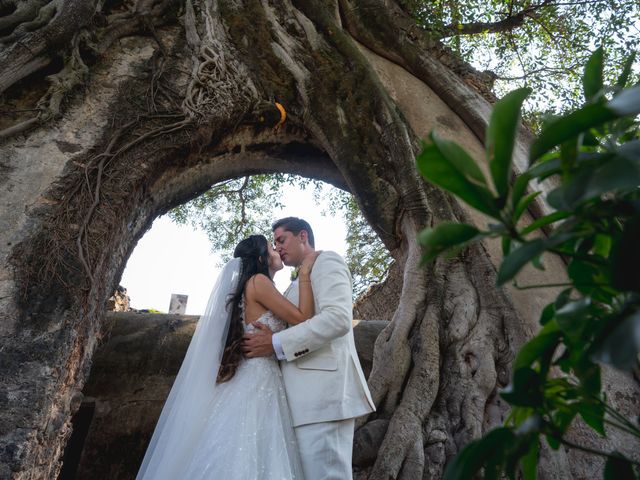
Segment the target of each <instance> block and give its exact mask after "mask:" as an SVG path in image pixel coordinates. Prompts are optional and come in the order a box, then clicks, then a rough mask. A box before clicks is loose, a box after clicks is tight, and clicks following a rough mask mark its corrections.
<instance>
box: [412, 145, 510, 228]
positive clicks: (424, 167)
mask: <svg viewBox="0 0 640 480" xmlns="http://www.w3.org/2000/svg"><path fill="white" fill-rule="evenodd" d="M416 161H417V165H418V171H419V172H420V173H421V174H422V176H423V177H424V178H425V179H426V180H428V181H429V182H431V183H433V184H435V185H438V186H439V187H442V188H444V189H445V190H448V191H449V192H451V193H453V194H454V195H456V196H458V197H460V198H461V199H462V200H463V201H465V202H466V203H467V204H469V205H470V206H472V207H473V208H475V209H476V210H479V211H481V212H482V213H485V214H487V215H489V216H490V217H493V218H499V211H498V209H497V207H496V205H495V201H494V199H493V197H492V195H491V192H490V191H489V190H488V189H487V188H485V187H482V186H480V185H477V184H476V183H473V182H471V181H470V180H469V179H468V178H467V174H466V172H462V171H460V170H459V169H458V168H457V166H456V165H455V164H453V163H451V162H450V161H449V160H448V159H447V158H446V157H445V156H444V155H443V154H442V152H441V151H440V150H439V148H438V147H437V145H435V144H430V145H427V144H425V143H423V148H422V152H421V153H420V154H419V155H418V157H417V159H416Z"/></svg>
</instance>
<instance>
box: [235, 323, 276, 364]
mask: <svg viewBox="0 0 640 480" xmlns="http://www.w3.org/2000/svg"><path fill="white" fill-rule="evenodd" d="M252 325H253V326H254V327H256V330H255V331H254V332H252V333H245V335H244V337H242V352H243V353H244V356H245V357H247V358H255V357H270V356H272V355H273V354H274V353H275V352H274V351H273V343H272V342H271V337H272V336H273V332H272V331H271V329H270V328H269V327H267V326H266V325H264V324H262V323H259V322H254V323H253V324H252Z"/></svg>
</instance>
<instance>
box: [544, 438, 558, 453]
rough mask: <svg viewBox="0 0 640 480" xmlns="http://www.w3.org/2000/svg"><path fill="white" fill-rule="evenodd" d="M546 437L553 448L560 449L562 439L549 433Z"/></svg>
mask: <svg viewBox="0 0 640 480" xmlns="http://www.w3.org/2000/svg"><path fill="white" fill-rule="evenodd" d="M545 438H546V439H547V443H548V444H549V446H550V447H551V448H552V449H553V450H558V449H559V448H560V440H558V439H557V438H555V437H552V436H551V435H547V436H546V437H545Z"/></svg>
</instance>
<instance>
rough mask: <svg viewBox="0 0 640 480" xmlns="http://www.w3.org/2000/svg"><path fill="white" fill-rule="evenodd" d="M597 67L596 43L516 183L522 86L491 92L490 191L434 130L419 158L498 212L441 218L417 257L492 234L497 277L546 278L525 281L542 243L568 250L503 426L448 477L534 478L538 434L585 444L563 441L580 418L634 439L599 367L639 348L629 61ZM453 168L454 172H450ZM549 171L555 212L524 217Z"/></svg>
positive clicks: (639, 430) (425, 167)
mask: <svg viewBox="0 0 640 480" xmlns="http://www.w3.org/2000/svg"><path fill="white" fill-rule="evenodd" d="M628 64H629V62H626V64H625V65H628ZM603 65H604V52H603V50H602V49H598V50H596V51H595V52H594V53H593V54H592V56H591V57H590V59H589V60H588V61H587V63H586V66H585V68H584V75H583V80H582V84H583V87H584V98H585V104H584V106H582V107H581V108H579V109H577V110H575V111H573V112H570V113H567V114H565V115H563V116H560V117H557V118H555V119H553V120H551V121H549V122H547V123H546V124H545V125H544V126H543V128H542V130H541V132H540V134H539V135H538V136H537V138H536V139H535V140H534V142H533V143H532V145H531V148H530V151H529V161H530V168H529V170H528V171H527V172H525V173H523V174H522V175H520V176H519V177H518V178H517V179H516V180H515V181H514V182H509V181H506V180H508V174H509V172H510V168H511V167H510V165H511V154H512V151H513V145H514V142H515V136H516V131H517V128H516V126H517V125H515V126H513V128H507V127H506V126H511V125H513V122H514V119H515V120H516V121H517V118H518V114H517V112H518V111H519V109H520V108H521V105H522V102H523V100H524V97H525V96H526V94H527V92H526V91H524V90H517V91H515V92H513V93H512V94H510V95H507V96H506V97H505V98H503V99H502V100H500V101H499V102H498V103H497V104H496V106H495V109H494V112H493V115H492V117H491V124H490V126H489V128H488V133H487V152H488V160H489V166H490V171H491V175H492V180H493V182H494V189H493V190H492V191H490V192H489V191H488V190H487V191H486V192H485V191H484V190H483V191H482V192H483V196H479V195H477V194H474V192H477V191H478V188H479V185H486V182H484V183H483V182H480V181H479V179H478V178H477V177H478V173H477V170H478V169H477V166H476V165H474V166H473V167H471V168H469V169H465V166H464V165H466V164H469V163H470V162H469V160H465V161H464V162H462V161H460V159H461V158H463V157H464V158H466V155H467V154H466V153H465V152H463V151H462V150H461V149H456V148H453V147H452V146H451V145H447V148H445V149H443V148H441V145H442V144H443V143H442V141H441V140H438V141H436V139H437V138H438V137H437V136H435V135H434V134H432V135H431V138H432V143H430V144H426V145H425V147H424V149H423V152H422V154H421V155H419V156H418V158H417V162H418V168H419V171H420V172H421V173H422V174H423V176H424V177H425V179H426V180H428V181H429V182H432V183H433V184H435V185H438V186H441V187H442V188H445V189H447V190H448V191H450V192H451V193H453V194H454V195H455V196H457V197H458V198H459V199H460V200H462V201H463V202H465V203H467V204H468V205H469V206H471V207H473V208H476V209H477V210H479V211H481V212H483V213H485V214H487V215H489V216H490V217H492V222H495V221H497V222H498V223H497V224H495V223H492V224H491V225H490V226H489V227H488V228H487V229H486V230H481V229H478V228H476V227H474V226H471V225H464V224H456V223H451V222H445V223H441V224H439V225H436V226H435V227H434V228H432V229H427V230H425V231H424V232H422V233H421V235H420V239H419V240H420V242H421V244H422V245H423V246H424V247H425V257H424V260H425V261H432V260H434V259H436V257H438V255H440V254H442V253H450V252H452V251H453V252H455V251H456V249H459V248H460V247H463V246H465V245H467V244H468V243H469V242H472V241H478V240H480V239H482V238H486V237H494V238H501V240H502V246H503V253H504V258H503V260H502V263H501V265H500V267H499V269H498V274H497V284H498V286H499V285H502V284H505V283H507V282H513V284H514V285H515V286H516V288H534V287H535V288H545V287H550V286H551V285H534V286H531V285H529V286H526V287H523V286H521V285H518V284H517V282H516V280H515V279H516V277H517V275H518V273H519V272H520V270H521V269H522V268H523V267H524V266H525V265H527V264H532V265H533V266H535V267H537V268H544V264H543V262H542V258H543V256H544V255H545V254H546V253H548V252H553V253H555V254H558V255H562V256H563V257H564V258H565V259H567V261H568V267H567V273H568V277H569V281H568V283H567V284H566V287H567V288H565V289H564V290H563V291H562V292H561V293H560V294H559V295H558V297H557V298H556V300H555V301H554V302H553V303H551V304H550V305H548V306H547V307H546V308H545V309H544V311H543V312H542V315H541V318H540V324H541V326H542V327H541V330H540V332H539V333H538V335H536V336H535V337H534V338H533V339H531V340H530V341H529V342H528V343H526V344H525V345H524V346H523V347H522V348H521V349H520V351H519V352H518V355H517V357H516V359H515V361H514V363H513V378H512V381H511V384H510V385H509V387H508V388H506V389H505V390H504V391H503V392H502V393H501V396H502V397H503V399H504V400H506V401H507V402H508V403H509V404H510V405H511V406H512V412H511V415H510V417H509V420H508V421H507V424H506V425H505V427H502V428H499V429H496V430H493V431H491V432H489V433H487V434H486V435H485V436H484V437H482V438H481V439H478V440H476V441H474V442H472V443H470V444H469V445H468V446H466V447H465V448H464V449H463V450H462V451H461V452H460V454H459V455H458V456H457V457H455V458H454V459H453V460H452V461H451V462H450V464H449V466H448V468H447V471H446V475H445V478H447V479H448V480H452V479H463V478H465V479H466V478H471V477H472V476H473V475H476V474H478V473H480V472H482V473H483V474H484V477H485V478H498V476H499V475H500V473H503V474H506V475H507V476H508V477H509V478H518V475H519V474H518V472H520V473H521V474H522V476H523V477H524V478H535V477H536V468H535V463H536V461H537V457H538V452H539V440H540V439H541V438H544V439H546V441H547V443H548V444H549V446H551V448H559V446H560V445H562V444H565V445H568V446H570V447H571V448H578V449H580V448H586V447H583V446H580V445H574V444H571V443H569V442H568V441H567V440H566V439H565V433H566V431H567V429H568V428H569V427H570V426H571V424H572V422H573V421H574V420H575V419H576V418H577V417H581V418H582V420H583V421H584V422H585V423H586V424H587V425H589V426H590V427H591V428H592V429H594V430H595V431H596V432H598V434H600V435H606V429H605V425H606V426H607V427H608V428H618V429H620V430H622V431H624V432H626V433H628V434H630V435H633V436H636V437H637V438H640V427H639V426H638V423H637V419H636V418H634V419H627V418H625V417H624V416H622V415H621V414H620V413H618V412H617V411H615V410H614V409H613V408H612V407H611V406H610V405H608V404H607V403H606V399H605V397H604V395H603V393H602V384H601V379H600V364H609V365H611V366H613V367H614V368H617V369H620V370H626V371H629V370H631V369H632V368H634V367H635V366H637V364H638V354H639V353H640V280H639V278H640V276H639V275H638V272H639V271H640V253H639V252H640V249H639V248H638V245H640V126H639V124H638V121H637V115H638V114H639V113H640V88H639V87H638V86H632V87H629V88H626V89H624V88H623V87H625V82H626V81H627V80H628V78H629V75H628V74H627V73H625V72H626V70H628V69H627V68H626V66H625V68H623V74H622V78H621V79H619V80H618V81H617V82H616V84H615V85H614V86H612V87H607V86H606V82H605V81H604V78H603V73H602V72H603ZM501 137H509V138H501ZM498 145H502V147H501V148H498ZM498 152H502V153H500V154H499V153H498ZM507 154H508V155H509V158H508V160H505V158H503V157H502V156H503V155H507ZM454 157H456V158H454ZM492 162H493V163H492ZM429 163H433V164H435V165H436V167H434V166H432V165H429ZM507 163H508V164H509V165H506V164H507ZM443 164H446V165H447V166H446V167H443V166H442V165H443ZM454 171H455V179H456V180H455V182H453V181H452V180H451V178H450V177H446V175H451V174H452V172H454ZM547 178H552V179H554V183H553V185H555V188H553V189H552V190H551V191H549V192H548V194H547V195H546V196H544V200H545V201H546V202H547V204H548V205H549V206H550V207H551V208H552V209H553V211H552V212H551V213H549V214H547V215H546V216H544V217H542V218H539V219H537V220H535V221H534V222H531V223H529V224H528V225H523V222H522V221H521V216H522V214H523V212H524V211H525V210H526V208H527V206H528V205H530V203H531V202H532V201H534V200H535V199H536V198H543V196H540V197H538V195H539V194H540V192H537V191H535V190H533V189H532V187H533V185H532V181H534V180H542V179H547ZM478 199H481V200H482V201H481V202H480V201H479V200H478ZM436 261H438V260H436ZM552 369H554V370H555V372H556V373H554V374H553V375H552V374H551V371H552ZM558 371H561V372H563V374H564V375H560V376H559V375H558V374H557V372H558ZM636 441H637V440H636ZM585 451H588V452H589V453H591V454H594V452H595V451H592V450H589V449H586V450H585ZM595 453H597V454H600V455H603V456H606V457H607V459H608V460H607V465H606V469H605V472H604V476H605V478H637V475H638V473H639V471H638V470H637V468H638V464H637V463H636V462H634V461H633V460H632V459H629V458H626V457H625V456H624V455H622V454H621V453H619V452H595Z"/></svg>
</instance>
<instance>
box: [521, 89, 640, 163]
mask: <svg viewBox="0 0 640 480" xmlns="http://www.w3.org/2000/svg"><path fill="white" fill-rule="evenodd" d="M625 92H626V91H625ZM622 95H623V93H621V94H620V96H622ZM639 96H640V92H639ZM627 97H628V95H627ZM627 97H625V98H624V99H623V101H624V100H626V98H627ZM617 98H618V97H616V98H614V100H612V102H613V101H615V100H617ZM638 102H639V103H640V98H639V99H638ZM608 105H609V106H605V105H602V104H599V103H596V104H590V105H587V106H586V107H583V108H581V109H580V110H576V111H575V112H572V113H570V114H568V115H564V116H562V117H560V118H557V119H555V120H553V121H551V122H549V124H547V125H546V126H545V127H544V128H543V130H542V132H541V133H540V135H539V136H538V138H536V140H535V141H534V142H533V144H532V145H531V149H530V150H529V161H530V162H531V163H533V162H535V161H536V159H538V158H540V157H541V156H542V155H543V154H545V153H546V152H548V151H549V150H551V149H552V148H554V147H556V146H558V145H560V144H561V143H563V142H566V141H567V140H569V139H570V138H574V137H576V136H578V135H579V134H580V133H581V132H584V131H586V130H589V129H590V128H593V127H597V126H599V125H602V124H603V123H606V122H610V121H611V120H615V119H616V118H618V117H621V116H624V115H630V114H631V113H625V112H627V111H629V110H630V109H629V108H624V104H623V103H622V102H621V101H619V102H618V103H616V104H615V105H614V106H611V102H609V104H608ZM614 107H616V109H614Z"/></svg>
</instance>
